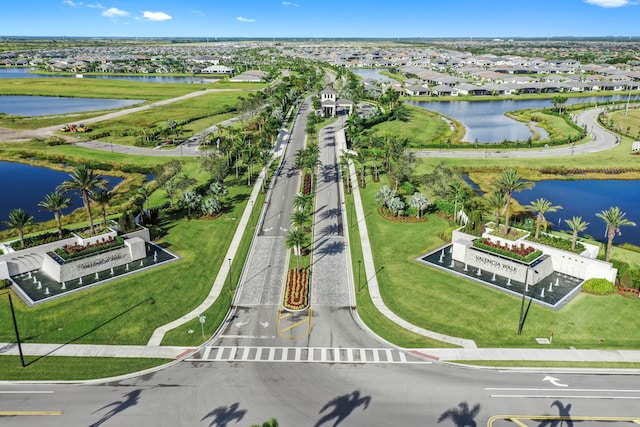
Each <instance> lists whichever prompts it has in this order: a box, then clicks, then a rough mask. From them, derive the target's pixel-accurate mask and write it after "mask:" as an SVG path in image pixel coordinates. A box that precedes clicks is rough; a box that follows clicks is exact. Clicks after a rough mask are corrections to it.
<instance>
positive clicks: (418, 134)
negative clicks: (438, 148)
mask: <svg viewBox="0 0 640 427" xmlns="http://www.w3.org/2000/svg"><path fill="white" fill-rule="evenodd" d="M407 110H408V111H409V120H408V121H406V122H405V121H401V120H394V121H390V122H383V123H380V124H378V125H375V126H374V127H373V128H372V131H373V132H372V133H373V134H376V135H380V136H394V137H396V138H398V139H401V140H402V139H408V140H409V144H408V147H409V148H419V147H421V146H424V145H427V144H430V145H433V144H440V143H441V144H444V146H445V148H446V145H447V140H449V141H450V142H451V143H454V142H456V141H459V140H460V139H462V137H463V136H464V132H465V130H464V127H463V126H462V124H461V123H459V122H457V121H455V120H451V123H452V124H453V125H454V126H455V131H451V129H450V128H449V123H447V122H446V121H444V120H443V119H442V115H441V114H439V113H435V112H433V111H429V110H425V109H424V108H420V107H413V106H407Z"/></svg>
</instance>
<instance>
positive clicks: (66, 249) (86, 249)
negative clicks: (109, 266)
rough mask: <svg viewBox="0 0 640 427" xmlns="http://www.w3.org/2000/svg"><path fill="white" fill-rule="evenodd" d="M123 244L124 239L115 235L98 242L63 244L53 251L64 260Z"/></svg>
mask: <svg viewBox="0 0 640 427" xmlns="http://www.w3.org/2000/svg"><path fill="white" fill-rule="evenodd" d="M123 245H124V239H123V238H122V237H118V236H116V237H115V238H113V237H110V238H108V239H102V241H100V242H96V243H93V244H91V245H86V246H82V245H78V244H76V245H64V246H63V247H62V248H58V249H56V250H55V251H54V252H55V253H56V255H58V256H59V257H60V258H62V259H63V260H65V261H68V260H70V259H74V258H80V257H83V256H85V255H89V254H94V253H97V252H102V251H105V250H108V249H113V248H117V247H120V246H123Z"/></svg>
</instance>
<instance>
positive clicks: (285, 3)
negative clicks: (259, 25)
mask: <svg viewBox="0 0 640 427" xmlns="http://www.w3.org/2000/svg"><path fill="white" fill-rule="evenodd" d="M282 5H283V6H294V7H300V5H299V4H298V3H292V2H290V1H283V2H282Z"/></svg>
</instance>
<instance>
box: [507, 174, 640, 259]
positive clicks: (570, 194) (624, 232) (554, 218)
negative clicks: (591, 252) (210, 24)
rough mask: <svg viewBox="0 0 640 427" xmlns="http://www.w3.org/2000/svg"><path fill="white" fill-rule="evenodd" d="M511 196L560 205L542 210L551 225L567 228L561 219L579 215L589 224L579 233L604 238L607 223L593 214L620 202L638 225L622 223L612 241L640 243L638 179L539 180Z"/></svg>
mask: <svg viewBox="0 0 640 427" xmlns="http://www.w3.org/2000/svg"><path fill="white" fill-rule="evenodd" d="M514 197H515V199H516V200H517V201H518V202H519V203H520V204H521V205H528V204H530V203H531V202H532V201H534V200H536V199H538V198H540V197H542V198H545V199H547V200H549V201H550V202H551V203H552V204H553V205H560V206H562V209H560V210H558V211H557V212H549V213H547V214H545V218H546V219H547V221H549V222H551V224H553V229H555V230H565V231H569V227H568V226H567V224H566V223H565V222H564V221H565V220H566V219H571V218H572V217H574V216H581V217H582V219H583V221H587V222H588V223H589V226H588V227H587V229H586V230H585V231H584V232H583V233H580V234H579V235H583V234H589V235H591V236H593V237H594V238H595V239H597V240H600V241H603V242H606V240H607V238H606V235H605V232H606V227H605V224H604V221H602V220H601V219H600V218H598V217H596V213H599V212H601V211H603V210H607V209H609V208H610V207H612V206H619V207H620V210H622V212H626V214H627V216H626V218H627V219H628V220H629V221H633V222H635V223H636V224H637V226H636V227H631V226H627V227H622V228H621V229H620V233H621V234H620V235H616V237H615V239H614V244H620V243H632V244H634V245H638V246H640V210H639V209H638V207H640V181H620V180H580V181H559V180H549V181H539V182H536V184H535V186H534V187H533V188H532V189H529V190H523V191H521V192H519V193H515V194H514Z"/></svg>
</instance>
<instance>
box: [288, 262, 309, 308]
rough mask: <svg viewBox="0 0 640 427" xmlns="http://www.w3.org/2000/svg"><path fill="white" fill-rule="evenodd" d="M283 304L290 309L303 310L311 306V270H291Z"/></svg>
mask: <svg viewBox="0 0 640 427" xmlns="http://www.w3.org/2000/svg"><path fill="white" fill-rule="evenodd" d="M283 305H284V308H286V309H289V310H302V309H305V308H307V307H308V306H309V270H307V269H306V268H305V269H302V270H297V269H295V268H294V269H291V270H289V275H288V276H287V286H286V289H285V292H284V302H283Z"/></svg>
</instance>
